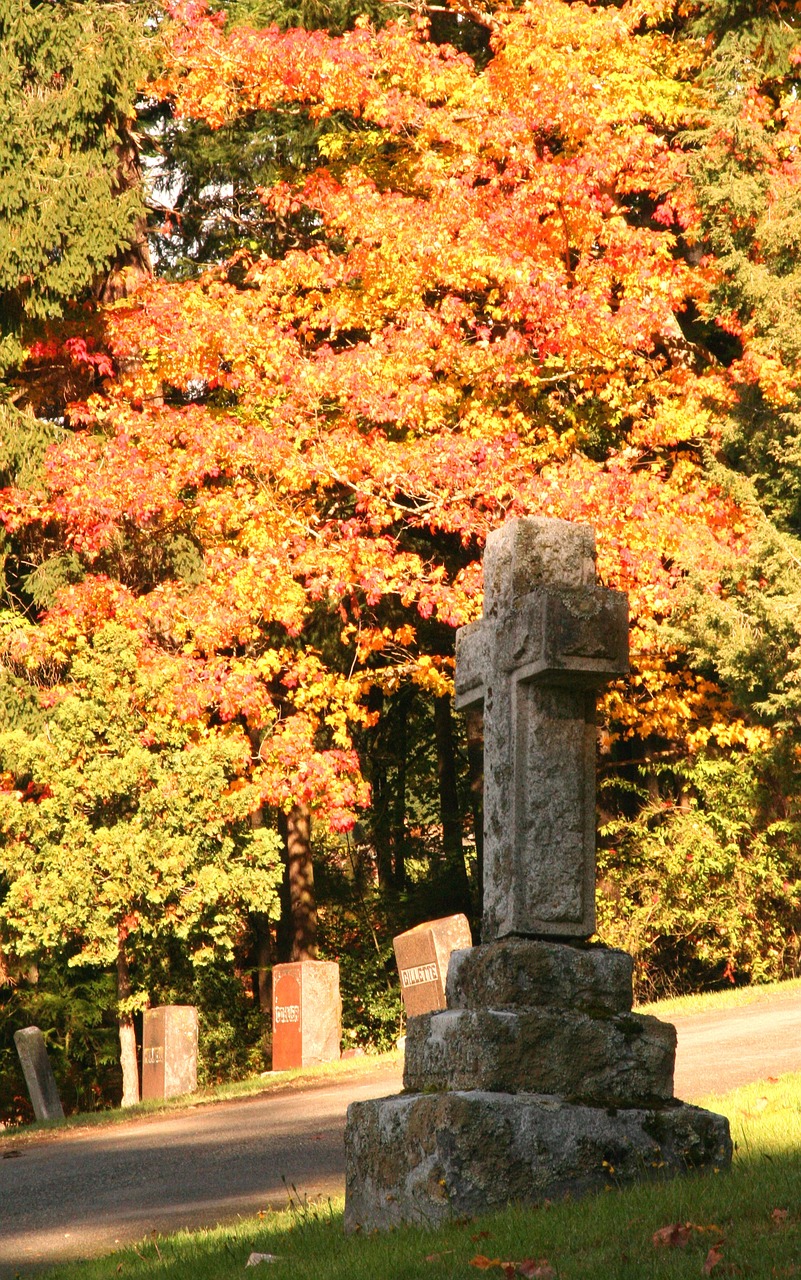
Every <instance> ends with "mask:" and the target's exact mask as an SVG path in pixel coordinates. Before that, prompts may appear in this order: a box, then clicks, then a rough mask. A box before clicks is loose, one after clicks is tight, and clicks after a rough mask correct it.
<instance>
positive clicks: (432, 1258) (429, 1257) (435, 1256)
mask: <svg viewBox="0 0 801 1280" xmlns="http://www.w3.org/2000/svg"><path fill="white" fill-rule="evenodd" d="M449 1253H453V1249H444V1250H443V1251H442V1253H427V1254H426V1256H425V1259H424V1261H425V1262H438V1261H439V1259H440V1258H446V1257H447V1256H448V1254H449Z"/></svg>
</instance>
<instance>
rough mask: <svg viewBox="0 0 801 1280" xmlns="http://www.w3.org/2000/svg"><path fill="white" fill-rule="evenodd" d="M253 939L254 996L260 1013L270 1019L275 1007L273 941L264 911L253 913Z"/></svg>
mask: <svg viewBox="0 0 801 1280" xmlns="http://www.w3.org/2000/svg"><path fill="white" fill-rule="evenodd" d="M250 932H251V935H252V937H253V960H254V965H253V996H254V999H255V1001H256V1003H257V1005H258V1006H259V1013H261V1014H263V1015H264V1017H266V1018H269V1017H270V1015H271V1013H272V1007H273V940H272V934H271V931H270V918H269V916H266V915H265V914H264V912H263V911H251V913H250Z"/></svg>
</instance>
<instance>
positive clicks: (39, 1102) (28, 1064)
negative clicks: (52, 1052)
mask: <svg viewBox="0 0 801 1280" xmlns="http://www.w3.org/2000/svg"><path fill="white" fill-rule="evenodd" d="M14 1044H15V1045H16V1047H17V1053H18V1054H19V1060H20V1064H21V1066H22V1071H23V1074H24V1076H25V1083H26V1085H27V1086H28V1096H29V1097H30V1100H31V1106H32V1107H33V1114H34V1115H35V1116H36V1119H37V1120H63V1119H64V1108H63V1107H62V1105H61V1099H60V1097H59V1096H58V1086H57V1085H56V1078H55V1076H54V1075H53V1068H52V1067H51V1065H50V1059H49V1058H48V1056H47V1048H46V1046H45V1042H44V1036H43V1035H42V1033H41V1031H40V1030H39V1028H38V1027H24V1028H23V1029H22V1031H15V1032H14Z"/></svg>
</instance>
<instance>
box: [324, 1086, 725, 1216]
mask: <svg viewBox="0 0 801 1280" xmlns="http://www.w3.org/2000/svg"><path fill="white" fill-rule="evenodd" d="M345 1148H346V1161H347V1187H346V1201H345V1230H346V1231H347V1232H354V1231H364V1232H369V1231H388V1230H390V1229H391V1228H393V1227H397V1226H399V1225H401V1224H402V1223H410V1224H417V1225H421V1226H431V1227H436V1226H439V1225H441V1224H442V1223H444V1222H447V1221H448V1220H449V1219H451V1218H462V1217H472V1216H474V1215H476V1214H480V1213H487V1212H490V1211H492V1210H494V1209H502V1208H504V1207H505V1206H506V1205H508V1204H530V1205H534V1204H538V1203H541V1202H542V1201H543V1200H553V1199H558V1198H560V1197H564V1196H569V1195H583V1194H586V1193H587V1192H592V1191H600V1190H602V1189H603V1188H604V1187H606V1186H620V1185H623V1184H626V1183H632V1182H641V1181H644V1180H657V1179H661V1178H666V1177H672V1176H675V1175H677V1174H684V1173H688V1172H691V1171H693V1170H707V1171H712V1170H719V1169H724V1168H726V1167H727V1166H728V1165H729V1164H730V1162H731V1155H732V1146H731V1138H730V1136H729V1126H728V1122H727V1120H726V1119H725V1118H724V1117H723V1116H718V1115H715V1114H714V1113H713V1112H710V1111H704V1110H702V1109H701V1108H699V1107H693V1106H689V1105H687V1104H686V1103H681V1102H675V1103H674V1104H673V1105H668V1106H665V1107H662V1108H659V1109H644V1108H620V1109H619V1110H616V1109H614V1108H600V1107H589V1106H582V1105H578V1104H575V1103H570V1102H566V1101H565V1100H564V1099H563V1098H560V1097H558V1096H555V1095H548V1094H532V1093H516V1094H509V1093H494V1092H493V1093H491V1092H482V1091H479V1090H469V1091H454V1092H448V1093H436V1094H431V1093H427V1094H422V1093H417V1094H400V1095H398V1096H397V1097H393V1098H379V1099H375V1100H371V1101H367V1102H353V1103H351V1105H350V1107H349V1108H348V1120H347V1126H346V1129H345Z"/></svg>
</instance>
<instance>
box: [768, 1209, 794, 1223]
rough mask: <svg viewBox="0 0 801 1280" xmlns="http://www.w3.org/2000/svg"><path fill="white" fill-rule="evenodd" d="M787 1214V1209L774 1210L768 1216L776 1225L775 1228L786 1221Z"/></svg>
mask: <svg viewBox="0 0 801 1280" xmlns="http://www.w3.org/2000/svg"><path fill="white" fill-rule="evenodd" d="M789 1212H790V1211H789V1209H774V1210H773V1213H772V1214H771V1215H770V1216H771V1218H772V1219H773V1221H774V1222H775V1223H776V1226H777V1227H778V1226H779V1225H780V1224H781V1223H782V1222H786V1221H787V1216H788V1214H789Z"/></svg>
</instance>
